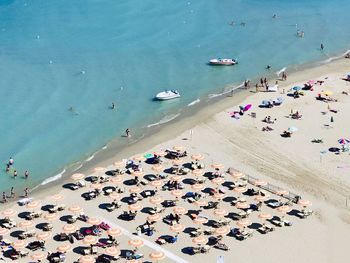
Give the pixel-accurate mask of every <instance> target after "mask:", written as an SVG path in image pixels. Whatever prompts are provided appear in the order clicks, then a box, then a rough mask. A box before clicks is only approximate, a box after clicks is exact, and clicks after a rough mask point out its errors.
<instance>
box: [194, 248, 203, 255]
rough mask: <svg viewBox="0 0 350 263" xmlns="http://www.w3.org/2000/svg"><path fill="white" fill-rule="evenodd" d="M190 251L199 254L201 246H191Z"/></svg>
mask: <svg viewBox="0 0 350 263" xmlns="http://www.w3.org/2000/svg"><path fill="white" fill-rule="evenodd" d="M192 253H193V254H200V253H201V248H200V247H193V248H192Z"/></svg>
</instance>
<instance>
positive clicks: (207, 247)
mask: <svg viewBox="0 0 350 263" xmlns="http://www.w3.org/2000/svg"><path fill="white" fill-rule="evenodd" d="M210 248H211V247H210V246H209V245H205V246H203V247H202V248H201V253H204V254H206V253H209V251H210Z"/></svg>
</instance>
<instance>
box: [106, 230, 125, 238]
mask: <svg viewBox="0 0 350 263" xmlns="http://www.w3.org/2000/svg"><path fill="white" fill-rule="evenodd" d="M107 234H108V235H110V236H112V237H117V236H120V235H121V234H122V231H121V229H119V228H111V229H108V230H107Z"/></svg>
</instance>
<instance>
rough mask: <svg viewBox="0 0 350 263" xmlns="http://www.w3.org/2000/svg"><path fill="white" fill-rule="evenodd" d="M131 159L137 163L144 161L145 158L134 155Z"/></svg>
mask: <svg viewBox="0 0 350 263" xmlns="http://www.w3.org/2000/svg"><path fill="white" fill-rule="evenodd" d="M132 159H133V160H134V161H137V162H142V161H144V160H146V158H145V157H144V156H142V155H135V156H134V157H133V158H132Z"/></svg>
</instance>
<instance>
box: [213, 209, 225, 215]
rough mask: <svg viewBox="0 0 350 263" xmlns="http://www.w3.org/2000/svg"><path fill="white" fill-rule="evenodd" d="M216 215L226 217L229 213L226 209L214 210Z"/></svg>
mask: <svg viewBox="0 0 350 263" xmlns="http://www.w3.org/2000/svg"><path fill="white" fill-rule="evenodd" d="M214 215H216V216H218V217H224V216H227V215H228V212H227V211H226V210H225V209H221V208H217V209H215V210H214Z"/></svg>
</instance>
